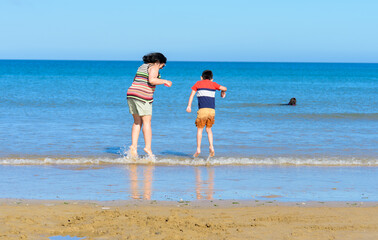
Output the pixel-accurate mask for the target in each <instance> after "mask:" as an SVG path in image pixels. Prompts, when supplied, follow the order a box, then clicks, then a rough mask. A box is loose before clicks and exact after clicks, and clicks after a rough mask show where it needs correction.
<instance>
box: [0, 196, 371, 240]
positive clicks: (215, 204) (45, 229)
mask: <svg viewBox="0 0 378 240" xmlns="http://www.w3.org/2000/svg"><path fill="white" fill-rule="evenodd" d="M377 216H378V202H375V201H372V202H347V201H345V202H278V201H274V200H272V201H269V200H266V201H258V200H199V201H155V200H117V201H86V200H81V201H76V200H31V199H30V200H29V199H0V223H1V224H0V238H1V239H49V237H51V236H71V237H73V236H76V237H85V239H377V236H378V217H377Z"/></svg>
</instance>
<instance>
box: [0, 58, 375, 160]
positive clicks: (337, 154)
mask: <svg viewBox="0 0 378 240" xmlns="http://www.w3.org/2000/svg"><path fill="white" fill-rule="evenodd" d="M140 64H142V62H138V61H16V60H15V61H12V60H2V61H0V89H1V90H0V92H1V94H0V164H55V163H58V164H83V163H90V164H99V163H110V164H111V163H121V164H122V163H129V162H130V159H128V158H127V157H125V152H126V151H127V147H128V146H129V145H130V143H131V137H130V135H131V126H132V123H133V119H132V116H131V115H130V113H129V111H128V106H127V101H126V91H127V89H128V87H129V86H130V85H131V83H132V81H133V77H134V75H135V72H136V69H137V68H138V66H139V65H140ZM206 69H210V70H212V71H213V73H214V81H216V82H217V83H219V84H221V85H224V86H226V87H227V88H228V91H227V96H226V98H224V99H222V98H220V94H219V93H217V96H216V118H215V125H214V126H213V133H214V145H215V151H216V157H215V158H212V159H210V160H208V159H207V154H208V143H207V135H206V133H205V132H204V137H203V141H202V142H203V147H202V152H203V153H202V154H201V155H200V158H199V159H197V160H196V161H193V159H192V158H191V155H192V154H193V153H194V152H195V149H196V127H195V125H194V121H195V118H196V110H197V100H196V99H195V100H194V103H193V106H192V109H193V111H192V113H187V112H186V111H185V110H186V106H187V103H188V98H189V95H190V92H191V89H190V88H191V86H193V85H194V83H195V82H196V81H198V80H200V76H201V73H202V71H203V70H206ZM161 74H162V77H163V78H164V79H169V80H171V81H172V82H173V86H172V87H171V88H167V87H164V86H163V85H162V86H157V88H156V92H155V95H154V99H155V101H154V103H153V116H152V130H153V139H152V150H153V152H154V154H155V155H156V164H164V165H165V164H182V165H196V164H200V165H202V164H214V165H222V164H227V165H234V164H273V165H277V164H278V165H282V164H293V165H303V164H306V165H362V166H376V165H378V147H377V146H378V134H377V133H378V64H352V63H350V64H349V63H348V64H343V63H242V62H240V63H235V62H170V61H168V63H167V66H166V67H165V68H164V69H163V70H161ZM292 97H295V98H296V99H297V105H296V106H288V105H281V104H286V103H288V102H289V100H290V98H292ZM143 147H144V142H143V135H142V134H141V135H140V141H139V154H140V155H143V154H144V152H143V151H142V149H143Z"/></svg>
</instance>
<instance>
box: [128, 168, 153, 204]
mask: <svg viewBox="0 0 378 240" xmlns="http://www.w3.org/2000/svg"><path fill="white" fill-rule="evenodd" d="M138 168H140V169H141V170H142V171H143V176H142V179H143V190H142V194H140V193H139V180H138ZM129 171H130V174H129V176H130V192H131V198H133V199H146V200H150V199H151V191H152V180H153V178H152V176H153V171H154V166H152V165H148V166H138V165H130V166H129Z"/></svg>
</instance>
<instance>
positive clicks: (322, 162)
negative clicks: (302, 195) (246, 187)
mask: <svg viewBox="0 0 378 240" xmlns="http://www.w3.org/2000/svg"><path fill="white" fill-rule="evenodd" d="M100 164H154V165H188V166H201V165H208V166H209V165H210V166H217V165H295V166H301V165H309V166H378V159H376V158H365V159H363V158H346V157H344V158H340V157H339V158H337V157H323V158H300V157H266V158H261V157H260V158H253V157H212V158H190V157H174V156H173V157H168V156H154V157H140V158H137V159H135V158H131V157H129V155H125V156H124V157H104V156H101V157H67V158H62V157H44V158H41V157H39V158H38V157H33V158H0V165H100Z"/></svg>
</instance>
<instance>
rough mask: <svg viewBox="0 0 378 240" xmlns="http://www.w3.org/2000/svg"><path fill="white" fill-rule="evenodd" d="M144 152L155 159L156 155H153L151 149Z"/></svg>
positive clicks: (145, 149)
mask: <svg viewBox="0 0 378 240" xmlns="http://www.w3.org/2000/svg"><path fill="white" fill-rule="evenodd" d="M143 150H144V151H145V152H146V153H147V154H148V156H149V157H153V156H154V154H153V153H152V150H151V149H148V148H144V149H143Z"/></svg>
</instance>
